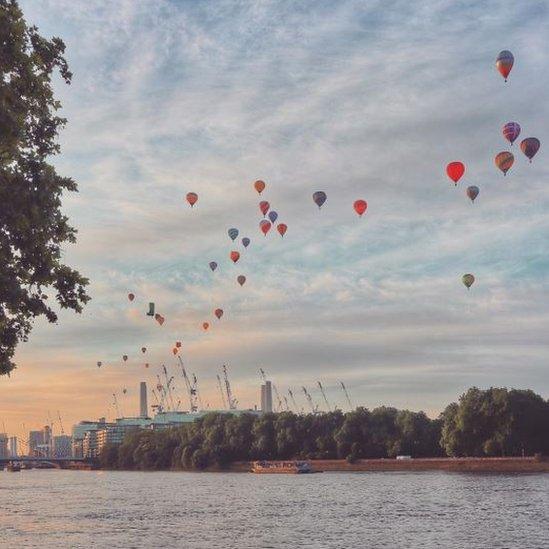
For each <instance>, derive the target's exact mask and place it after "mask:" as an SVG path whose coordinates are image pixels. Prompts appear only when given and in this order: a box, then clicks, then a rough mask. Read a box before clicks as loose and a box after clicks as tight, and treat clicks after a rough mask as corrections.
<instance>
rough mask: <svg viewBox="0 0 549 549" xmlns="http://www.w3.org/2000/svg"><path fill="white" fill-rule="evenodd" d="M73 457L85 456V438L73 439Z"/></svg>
mask: <svg viewBox="0 0 549 549" xmlns="http://www.w3.org/2000/svg"><path fill="white" fill-rule="evenodd" d="M71 457H73V458H83V457H84V440H83V439H76V440H75V439H72V443H71Z"/></svg>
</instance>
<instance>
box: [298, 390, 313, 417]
mask: <svg viewBox="0 0 549 549" xmlns="http://www.w3.org/2000/svg"><path fill="white" fill-rule="evenodd" d="M301 389H302V390H303V394H304V395H305V398H306V399H307V402H308V403H309V406H310V407H311V412H312V413H313V414H316V412H317V409H316V406H315V405H314V402H313V398H312V397H311V395H310V394H309V391H307V387H304V386H302V387H301Z"/></svg>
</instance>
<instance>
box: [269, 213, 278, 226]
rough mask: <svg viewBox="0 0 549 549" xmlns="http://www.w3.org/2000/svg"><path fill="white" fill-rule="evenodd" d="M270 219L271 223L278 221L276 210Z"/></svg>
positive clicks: (270, 214)
mask: <svg viewBox="0 0 549 549" xmlns="http://www.w3.org/2000/svg"><path fill="white" fill-rule="evenodd" d="M268 217H269V219H270V220H271V223H274V222H275V221H276V220H277V219H278V214H277V213H276V212H275V211H274V210H271V211H270V212H269V214H268Z"/></svg>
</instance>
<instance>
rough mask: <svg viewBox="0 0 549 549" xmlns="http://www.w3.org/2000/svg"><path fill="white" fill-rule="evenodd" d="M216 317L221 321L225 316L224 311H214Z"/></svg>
mask: <svg viewBox="0 0 549 549" xmlns="http://www.w3.org/2000/svg"><path fill="white" fill-rule="evenodd" d="M214 315H215V316H216V317H217V318H218V320H220V319H221V317H222V316H223V309H216V310H215V311H214Z"/></svg>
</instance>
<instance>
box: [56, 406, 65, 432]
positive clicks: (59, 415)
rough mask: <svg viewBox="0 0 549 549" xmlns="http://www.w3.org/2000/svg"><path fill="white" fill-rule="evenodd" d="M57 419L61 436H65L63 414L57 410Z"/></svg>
mask: <svg viewBox="0 0 549 549" xmlns="http://www.w3.org/2000/svg"><path fill="white" fill-rule="evenodd" d="M57 419H59V427H60V428H61V434H62V435H64V434H65V429H63V421H62V420H61V413H60V412H59V410H57Z"/></svg>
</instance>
